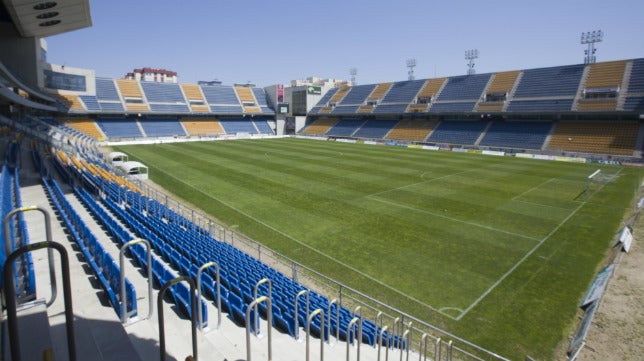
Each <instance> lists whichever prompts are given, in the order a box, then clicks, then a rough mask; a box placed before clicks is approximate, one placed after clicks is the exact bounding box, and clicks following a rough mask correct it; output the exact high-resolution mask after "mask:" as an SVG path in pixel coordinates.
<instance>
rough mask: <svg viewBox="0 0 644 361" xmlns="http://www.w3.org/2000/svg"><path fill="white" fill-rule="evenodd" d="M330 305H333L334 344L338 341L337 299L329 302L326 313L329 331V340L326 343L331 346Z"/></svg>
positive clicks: (338, 311) (338, 315)
mask: <svg viewBox="0 0 644 361" xmlns="http://www.w3.org/2000/svg"><path fill="white" fill-rule="evenodd" d="M331 305H335V326H336V327H335V343H338V342H339V341H340V307H338V299H337V298H334V299H332V300H331V301H330V302H329V305H328V306H327V309H326V310H327V311H326V324H327V329H328V330H329V339H328V340H327V343H328V344H329V345H331Z"/></svg>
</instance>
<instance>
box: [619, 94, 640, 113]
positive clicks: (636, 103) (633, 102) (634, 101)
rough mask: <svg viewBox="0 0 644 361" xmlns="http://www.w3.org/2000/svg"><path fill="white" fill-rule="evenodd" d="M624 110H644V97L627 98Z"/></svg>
mask: <svg viewBox="0 0 644 361" xmlns="http://www.w3.org/2000/svg"><path fill="white" fill-rule="evenodd" d="M624 110H628V111H642V110H644V96H633V97H627V98H626V100H625V102H624Z"/></svg>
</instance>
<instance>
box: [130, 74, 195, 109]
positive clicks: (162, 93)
mask: <svg viewBox="0 0 644 361" xmlns="http://www.w3.org/2000/svg"><path fill="white" fill-rule="evenodd" d="M141 88H142V89H143V91H144V93H145V97H146V98H147V101H148V103H149V104H150V110H152V111H154V112H158V113H171V114H172V113H188V112H189V111H190V108H189V107H188V104H187V103H186V100H185V99H184V97H183V92H181V87H180V86H179V84H173V83H157V82H150V81H144V82H141Z"/></svg>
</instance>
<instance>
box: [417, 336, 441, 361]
mask: <svg viewBox="0 0 644 361" xmlns="http://www.w3.org/2000/svg"><path fill="white" fill-rule="evenodd" d="M428 337H429V335H428V334H426V333H423V335H422V336H421V337H420V344H419V345H418V361H423V356H425V358H424V359H425V361H426V360H427V338H428ZM439 340H440V338H439ZM434 355H436V353H434Z"/></svg>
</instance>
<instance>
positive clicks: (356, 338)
mask: <svg viewBox="0 0 644 361" xmlns="http://www.w3.org/2000/svg"><path fill="white" fill-rule="evenodd" d="M356 323H357V324H358V334H357V335H355V334H354V342H355V343H356V348H357V349H358V350H357V357H356V361H360V344H361V343H362V319H361V318H359V317H354V318H353V319H351V321H350V322H349V325H348V326H347V341H346V342H347V361H349V345H351V332H353V331H352V328H353V327H354V325H355V324H356Z"/></svg>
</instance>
